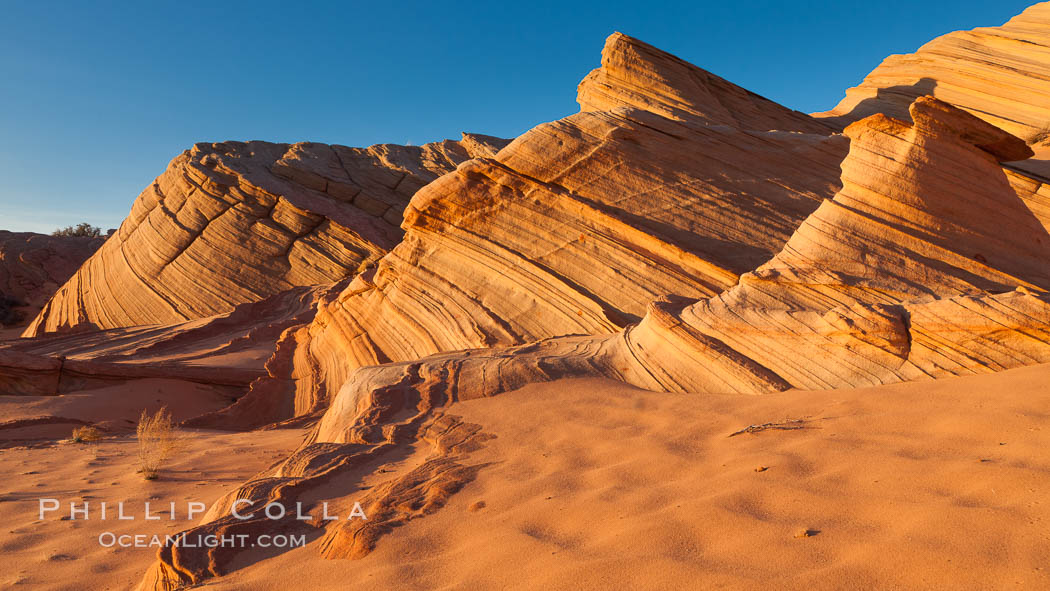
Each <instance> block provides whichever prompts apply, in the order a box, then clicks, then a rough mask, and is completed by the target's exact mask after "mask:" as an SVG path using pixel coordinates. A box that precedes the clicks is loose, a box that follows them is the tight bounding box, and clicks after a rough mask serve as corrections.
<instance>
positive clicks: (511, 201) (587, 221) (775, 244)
mask: <svg viewBox="0 0 1050 591" xmlns="http://www.w3.org/2000/svg"><path fill="white" fill-rule="evenodd" d="M656 79H659V80H662V82H660V83H659V84H657V83H652V84H650V85H649V86H647V87H646V86H645V85H646V84H647V81H650V82H651V81H652V80H656ZM643 87H644V88H646V89H647V90H645V92H644V93H643V92H642V91H641V90H640V89H642V88H643ZM598 97H600V98H598ZM643 97H644V100H643ZM579 100H580V103H581V106H582V112H580V113H578V114H575V115H572V116H569V117H566V118H564V119H561V120H558V121H554V122H551V123H547V124H543V125H540V126H537V127H536V128H534V129H532V130H530V131H529V132H527V133H525V134H523V135H522V136H520V137H519V138H517V139H516V140H514V141H513V142H512V143H511V144H510V145H508V146H507V147H506V148H504V149H503V150H502V151H500V152H499V154H497V155H495V156H494V157H491V158H478V159H475V160H471V161H469V162H466V163H464V164H462V165H460V166H459V167H458V169H457V170H456V171H455V172H454V173H451V174H448V175H445V176H443V177H441V178H439V179H437V180H436V181H434V182H433V183H431V184H430V185H427V186H426V187H424V188H423V189H421V190H420V191H419V192H418V193H417V194H416V195H415V196H414V197H413V199H412V201H411V202H410V203H409V205H408V207H407V209H406V212H405V221H404V224H403V228H404V230H405V237H404V239H403V240H402V242H401V243H400V244H399V245H398V246H397V247H396V248H394V249H393V250H392V251H391V252H390V253H389V254H388V255H386V256H385V257H383V258H382V259H381V260H380V261H379V263H378V265H377V266H376V268H375V269H373V270H369V271H367V272H366V273H363V274H362V275H360V276H358V277H357V278H356V279H355V280H354V281H353V282H352V283H351V284H350V285H349V287H348V288H347V289H346V290H345V291H344V292H343V293H342V294H340V295H339V296H338V297H336V298H334V299H332V300H331V301H327V302H325V303H323V304H322V306H321V309H320V310H319V312H318V315H317V318H316V320H315V322H314V324H313V325H312V326H311V327H309V328H308V329H304V330H303V331H301V332H300V334H298V335H297V336H296V339H297V341H298V343H299V346H298V350H297V353H296V356H297V363H296V369H295V376H294V377H295V379H297V380H299V382H300V392H301V396H302V397H303V399H304V400H306V401H311V402H308V403H305V404H303V405H302V406H303V407H314V406H315V402H314V401H317V400H320V399H323V398H325V397H326V396H327V395H326V394H325V393H326V392H329V391H333V390H334V389H336V388H338V387H339V385H340V384H342V383H343V381H345V379H346V377H347V375H348V372H349V371H351V370H352V369H354V368H356V367H360V366H363V365H372V364H376V363H385V362H389V361H406V360H411V359H416V358H419V357H422V356H425V355H430V354H433V353H438V352H441V351H454V350H458V349H467V348H477V347H492V346H508V345H514V344H519V343H525V342H529V341H534V340H537V339H543V338H548V337H554V336H561V335H567V334H602V333H611V332H615V331H617V330H619V329H621V328H622V327H624V326H626V325H627V324H629V323H632V322H636V321H637V320H639V319H640V318H641V317H642V315H644V313H645V307H646V305H647V304H648V303H649V302H650V301H652V300H653V299H654V298H656V297H660V296H663V295H666V294H676V295H679V296H683V297H690V298H698V297H706V296H711V295H714V294H716V293H718V292H720V291H722V290H723V289H725V288H727V287H729V286H731V285H733V284H734V283H736V281H737V277H738V276H739V274H740V273H744V272H746V271H749V270H750V269H753V268H754V267H755V266H757V265H759V264H761V263H762V262H763V261H765V260H767V259H768V258H769V257H770V256H772V255H773V254H774V253H776V252H777V251H778V250H779V249H780V248H781V247H782V246H783V244H784V242H785V241H786V240H787V239H788V237H789V236H790V235H791V232H793V231H794V229H795V228H796V227H797V226H798V224H799V223H801V221H802V220H803V219H804V218H805V217H806V216H807V215H809V213H811V212H812V211H813V210H814V209H816V207H817V206H818V205H819V204H820V201H821V200H822V199H825V198H829V197H831V196H832V195H834V193H835V191H836V190H837V189H838V174H839V171H838V163H839V161H840V160H841V159H842V157H843V156H844V154H845V149H846V141H845V138H843V137H841V136H837V135H832V134H831V132H830V131H829V129H828V128H826V127H824V126H823V125H821V124H819V123H817V122H815V121H814V120H812V119H811V118H809V117H808V116H806V115H803V114H800V113H797V112H795V111H791V110H788V109H785V108H784V107H781V106H780V105H776V104H775V103H772V102H770V101H767V100H765V99H762V98H761V97H757V96H756V95H752V94H751V93H748V92H747V91H745V90H743V89H741V88H739V87H737V86H735V85H732V84H730V83H729V82H726V81H725V80H722V79H721V78H718V77H716V76H713V75H711V74H709V73H707V72H705V71H704V70H701V69H700V68H697V67H695V66H692V65H690V64H687V63H685V62H683V61H681V60H679V59H678V58H676V57H674V56H671V55H669V54H667V53H665V52H662V51H659V50H657V49H655V48H653V47H651V46H649V45H646V44H645V43H642V42H640V41H638V40H635V39H632V38H630V37H627V36H625V35H621V34H619V33H617V34H614V35H612V36H611V37H610V38H609V40H608V42H607V43H606V45H605V50H604V51H603V54H602V68H600V69H598V70H595V71H594V72H592V73H591V74H590V75H589V76H588V77H587V79H586V80H584V82H583V83H582V84H581V85H580V99H579ZM745 103H746V107H745ZM667 105H675V106H674V107H673V108H671V107H667ZM727 105H728V106H731V107H733V108H734V109H739V110H737V111H734V112H737V113H746V114H747V116H746V117H739V118H732V117H726V116H723V115H724V114H725V113H727V112H728V111H727V110H726V109H727V108H728V107H727ZM640 107H645V108H652V109H654V110H655V111H656V112H651V111H647V110H642V108H640ZM595 109H605V110H595ZM771 129H795V130H819V131H820V132H821V133H802V132H790V133H789V132H783V131H771Z"/></svg>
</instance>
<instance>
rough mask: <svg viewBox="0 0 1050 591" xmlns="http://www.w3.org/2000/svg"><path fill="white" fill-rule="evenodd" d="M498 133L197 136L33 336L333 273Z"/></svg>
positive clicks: (375, 249) (387, 244)
mask: <svg viewBox="0 0 1050 591" xmlns="http://www.w3.org/2000/svg"><path fill="white" fill-rule="evenodd" d="M504 143H505V142H504V141H503V140H498V139H496V138H490V137H487V136H476V135H467V134H465V135H464V138H463V140H462V141H458V142H456V141H450V140H447V141H444V142H438V143H433V144H426V145H424V146H394V145H377V146H372V147H371V148H347V147H345V146H329V145H325V144H314V143H299V144H291V145H289V144H272V143H267V142H247V143H243V142H224V143H216V144H198V145H196V146H194V147H193V149H191V150H187V151H185V152H184V153H182V154H181V155H179V156H177V157H176V158H175V159H173V160H172V161H171V164H169V166H168V169H167V170H166V171H165V172H164V174H162V175H161V176H160V177H158V178H157V180H156V181H155V182H154V183H153V184H152V185H151V186H150V187H148V188H146V190H145V191H143V192H142V194H141V195H139V197H138V199H137V200H136V201H135V203H134V205H133V206H132V210H131V214H130V215H129V216H128V218H127V219H126V220H125V221H124V223H123V224H122V225H121V227H120V229H119V230H118V231H117V233H116V234H115V235H113V236H112V237H110V239H109V240H107V241H106V243H105V244H104V245H103V246H102V248H101V249H100V250H99V251H98V252H97V253H96V254H95V255H94V256H92V257H91V258H90V259H89V260H88V261H87V263H85V264H84V266H83V267H81V268H80V270H78V271H77V273H76V274H75V275H74V276H73V277H72V278H71V279H70V280H69V281H68V283H66V284H65V285H63V286H62V288H61V289H59V290H58V292H57V293H56V294H55V295H54V297H53V298H52V299H51V301H50V302H48V304H47V306H46V307H45V308H44V310H43V311H42V312H41V313H40V314H39V316H38V317H37V318H36V320H35V321H34V322H33V323H32V325H31V326H30V327H29V328H28V329H27V330H26V332H25V335H26V336H34V335H38V334H43V333H46V332H53V331H64V330H71V329H80V330H83V329H87V328H95V329H107V328H116V327H124V326H135V325H144V324H168V323H173V322H182V321H185V320H190V319H194V318H202V317H206V316H211V315H213V314H218V313H222V312H226V311H228V310H230V309H232V308H233V307H234V306H236V305H237V304H241V303H245V302H250V301H254V300H258V299H260V298H263V297H266V296H269V295H273V294H276V293H278V292H281V291H284V290H287V289H289V288H292V287H295V286H302V285H315V284H327V283H333V282H335V281H339V280H340V279H343V278H344V277H346V276H348V275H351V274H353V273H354V272H356V271H357V270H358V269H360V268H362V267H364V266H365V265H367V264H369V263H371V262H374V261H375V260H376V259H378V258H379V257H380V256H382V254H384V253H385V252H386V251H387V250H389V249H390V248H392V247H393V246H394V245H395V244H397V242H398V240H399V239H400V236H401V231H400V229H399V228H398V226H399V225H400V223H401V215H402V211H403V209H404V207H405V204H406V203H408V200H409V198H411V196H412V195H413V194H414V193H415V192H416V190H417V189H419V188H420V187H421V186H423V185H424V184H426V183H427V182H429V181H431V180H433V179H434V178H436V177H437V176H439V175H441V174H444V173H446V172H448V171H450V170H453V169H454V168H455V166H456V165H457V164H459V163H460V162H463V161H465V160H468V159H470V158H473V157H475V156H489V155H492V154H494V153H495V151H496V150H498V149H499V147H500V146H502V145H503V144H504Z"/></svg>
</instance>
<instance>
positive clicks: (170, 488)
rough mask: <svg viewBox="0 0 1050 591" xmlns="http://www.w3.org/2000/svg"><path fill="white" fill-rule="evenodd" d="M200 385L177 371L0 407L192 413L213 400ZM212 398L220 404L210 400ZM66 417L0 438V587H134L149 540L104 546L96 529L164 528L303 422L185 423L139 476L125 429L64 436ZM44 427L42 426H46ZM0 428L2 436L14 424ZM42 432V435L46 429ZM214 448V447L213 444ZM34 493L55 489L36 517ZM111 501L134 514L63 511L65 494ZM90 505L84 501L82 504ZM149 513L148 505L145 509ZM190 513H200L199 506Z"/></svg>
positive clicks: (88, 413) (253, 468)
mask: <svg viewBox="0 0 1050 591" xmlns="http://www.w3.org/2000/svg"><path fill="white" fill-rule="evenodd" d="M215 397H216V395H215V394H214V393H212V392H209V391H208V389H207V388H206V387H204V386H201V385H198V384H190V383H188V382H182V381H180V380H138V381H135V382H129V383H128V384H125V385H123V386H113V387H109V388H102V389H96V390H90V391H84V392H79V393H74V394H69V395H65V396H61V397H31V396H3V397H0V416H2V417H4V418H5V419H8V418H22V417H25V416H40V415H58V416H62V415H65V416H73V417H80V418H86V419H89V420H92V419H94V418H95V415H96V414H102V415H105V416H107V417H109V418H110V419H121V420H123V419H124V418H125V417H133V418H135V419H137V418H138V412H139V411H141V409H142V408H143V407H146V408H148V409H149V410H150V411H151V412H152V411H154V410H155V409H156V408H159V407H160V406H161V405H163V404H168V405H169V408H170V409H171V411H172V412H173V414H174V415H175V417H176V418H179V417H182V416H192V415H195V414H199V413H200V412H202V411H203V410H206V409H210V408H211V407H213V406H215V405H216V404H218V403H219V401H218V400H216V399H215ZM219 406H220V407H221V404H219ZM71 428H72V425H70V424H61V423H59V424H54V425H50V426H44V427H39V428H26V429H23V430H22V432H21V433H20V436H22V437H31V438H32V439H27V440H22V441H10V440H7V441H5V440H3V439H0V474H3V475H5V478H4V481H3V482H0V523H2V524H3V525H2V526H0V589H8V588H12V589H34V590H36V589H41V590H45V589H46V590H55V591H58V590H68V591H74V590H76V591H83V590H86V589H91V590H105V589H113V590H117V589H129V588H133V587H134V586H135V585H136V584H137V583H138V581H139V579H140V578H141V577H142V573H143V572H144V571H145V570H146V569H147V568H148V567H149V565H150V564H151V563H152V562H153V561H154V560H155V555H156V549H155V548H148V547H147V548H119V547H112V548H107V547H103V546H102V545H100V543H99V535H100V534H102V533H103V532H113V533H115V534H117V535H120V534H125V533H127V534H146V535H148V536H152V535H153V534H160V535H162V536H163V535H165V534H173V533H176V532H178V531H180V530H181V529H184V528H185V527H187V526H188V525H191V524H192V523H193V522H187V521H185V520H184V519H185V515H184V514H185V506H186V503H188V502H191V501H197V502H203V503H205V504H206V505H208V506H210V505H211V504H212V503H214V502H215V501H216V500H217V499H218V498H219V497H221V496H222V495H223V494H224V493H225V492H227V491H228V490H230V489H231V488H233V487H236V486H237V485H238V484H240V483H241V482H243V481H244V480H247V479H249V478H251V477H252V476H253V475H254V474H256V473H258V472H259V471H261V470H263V469H265V468H267V467H269V466H270V465H271V464H272V463H273V462H274V461H275V460H277V459H278V458H280V457H282V456H283V455H284V453H285V452H286V451H287V450H288V449H292V448H294V447H295V446H296V445H298V444H299V442H300V441H301V440H302V438H303V436H304V431H303V430H302V429H281V430H271V431H260V432H245V433H227V432H219V431H205V430H187V432H186V435H187V437H186V440H185V441H186V443H185V446H184V447H183V449H181V450H180V451H179V452H178V453H177V454H176V456H175V457H174V458H173V460H172V461H171V462H170V464H169V465H168V466H167V467H166V468H165V469H163V470H162V471H161V474H160V478H159V479H158V480H155V481H146V480H144V479H143V478H142V476H141V475H140V474H137V473H136V470H137V452H136V449H137V448H136V442H135V439H134V434H133V433H127V432H125V433H123V434H117V435H111V436H108V437H107V438H105V439H103V440H101V441H98V442H92V443H79V444H77V443H69V442H67V441H63V440H61V439H59V438H63V439H64V438H67V437H68V436H69V434H70V430H71ZM48 429H50V432H49V430H48ZM0 435H3V436H6V437H11V436H14V433H6V434H5V433H4V432H3V431H0ZM48 437H51V439H47V438H48ZM216 450H222V453H216ZM39 498H55V499H58V500H59V501H60V502H61V504H62V510H61V511H56V512H53V513H48V514H46V516H45V519H44V520H39V519H38V517H39V512H38V509H39V501H38V499H39ZM147 500H152V501H153V503H154V507H157V506H158V505H159V506H161V507H162V508H164V507H166V506H167V504H168V503H169V502H171V501H176V502H177V504H178V508H177V517H178V519H177V520H176V521H174V522H173V521H170V520H161V521H150V522H146V521H144V515H143V507H144V503H145V502H146V501H147ZM84 501H88V502H89V503H95V505H94V506H95V507H97V506H98V505H97V503H101V502H102V501H106V502H107V503H109V504H110V506H112V505H113V504H115V503H117V502H121V501H123V502H124V503H125V506H126V507H127V508H128V510H127V514H129V515H134V516H135V517H136V519H135V520H134V521H119V520H114V519H112V513H111V514H110V518H109V519H107V520H105V521H103V520H101V519H100V518H99V514H98V513H94V514H93V515H91V518H90V519H87V520H84V519H78V520H75V521H71V520H68V519H67V520H63V519H61V518H62V517H63V516H66V517H68V513H69V511H68V507H69V503H70V502H76V503H78V504H79V503H82V502H84ZM89 507H90V506H89ZM154 513H156V512H154ZM198 520H199V516H198Z"/></svg>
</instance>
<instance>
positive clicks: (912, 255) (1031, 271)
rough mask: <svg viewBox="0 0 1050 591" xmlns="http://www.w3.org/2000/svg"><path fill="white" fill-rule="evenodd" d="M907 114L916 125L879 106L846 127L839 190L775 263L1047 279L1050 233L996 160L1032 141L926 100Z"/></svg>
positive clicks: (930, 279)
mask: <svg viewBox="0 0 1050 591" xmlns="http://www.w3.org/2000/svg"><path fill="white" fill-rule="evenodd" d="M909 112H910V114H911V117H912V119H913V121H914V123H907V122H904V121H901V120H899V119H894V118H892V117H889V116H886V115H883V114H876V115H872V116H870V117H867V118H865V119H862V120H860V121H857V122H856V123H853V124H851V125H850V126H849V127H847V128H846V131H845V133H846V135H847V136H849V137H850V140H851V141H850V151H849V155H848V156H847V157H846V159H845V160H843V162H842V165H841V168H842V190H840V191H839V192H838V193H837V194H836V195H835V198H834V199H833V200H832V201H831V202H826V203H825V204H824V205H822V206H821V208H820V209H818V210H817V211H816V212H815V213H814V214H813V215H812V216H810V218H809V219H807V220H806V222H805V223H804V224H803V225H802V227H800V228H799V230H798V231H797V232H796V233H795V235H794V236H793V237H792V239H791V240H790V241H789V242H788V246H787V247H785V251H784V252H782V253H781V254H780V255H778V259H780V260H779V263H778V264H777V265H775V266H778V267H781V268H793V269H799V268H803V267H805V268H812V269H813V270H814V272H819V273H823V274H826V273H827V272H829V271H837V272H842V273H845V274H847V275H850V276H853V277H865V278H868V279H871V280H875V281H878V282H879V283H880V285H883V286H886V285H891V284H893V285H892V286H891V287H889V289H892V290H899V291H905V292H907V291H911V290H913V289H915V287H916V286H922V287H921V288H920V290H927V291H929V292H932V293H937V294H955V293H960V292H967V291H968V290H969V289H970V287H974V286H976V287H978V288H979V289H985V290H995V289H1012V288H1013V287H1015V286H1016V285H1018V284H1020V283H1022V282H1031V284H1034V285H1038V286H1040V287H1043V288H1046V287H1050V267H1048V266H1047V264H1046V261H1047V260H1050V235H1048V234H1047V231H1046V229H1045V228H1044V227H1043V226H1042V224H1041V223H1040V222H1039V220H1038V219H1037V218H1036V217H1035V216H1034V215H1033V213H1032V211H1031V210H1030V209H1029V208H1028V207H1027V206H1026V205H1025V203H1024V202H1023V201H1022V200H1021V199H1020V198H1019V197H1018V196H1017V194H1016V192H1015V191H1014V190H1013V189H1012V188H1011V186H1010V184H1009V182H1008V181H1007V178H1006V176H1005V174H1004V173H1003V170H1002V168H1001V167H1000V166H999V163H998V162H999V161H1012V160H1018V159H1022V158H1027V157H1029V156H1031V154H1032V153H1031V150H1029V149H1028V147H1027V146H1026V145H1025V144H1024V142H1023V141H1021V140H1020V139H1018V138H1016V137H1014V136H1012V135H1010V134H1008V133H1006V132H1005V131H1003V130H1001V129H999V128H997V127H995V126H993V125H991V124H989V123H987V122H985V121H983V120H981V119H978V118H977V117H975V116H973V115H970V114H969V113H967V112H965V111H963V110H961V109H959V108H957V107H953V106H951V105H949V104H947V103H945V102H943V101H940V100H937V99H935V98H932V97H920V98H919V99H917V100H916V101H915V102H914V103H913V104H912V105H911V107H910V109H909ZM1004 229H1009V230H1008V231H1004ZM858 261H861V262H858ZM891 277H896V278H897V279H896V280H892V281H891V280H889V278H891ZM967 286H969V287H967Z"/></svg>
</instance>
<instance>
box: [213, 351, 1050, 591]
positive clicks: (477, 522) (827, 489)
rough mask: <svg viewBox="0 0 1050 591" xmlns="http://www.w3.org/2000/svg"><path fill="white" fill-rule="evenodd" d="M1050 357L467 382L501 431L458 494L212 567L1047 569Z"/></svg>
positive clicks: (663, 579)
mask: <svg viewBox="0 0 1050 591" xmlns="http://www.w3.org/2000/svg"><path fill="white" fill-rule="evenodd" d="M1048 378H1050V366H1046V365H1044V366H1035V367H1029V368H1023V369H1018V370H1011V371H1006V372H1002V373H1000V374H996V375H983V376H974V377H964V378H953V379H945V380H940V381H936V382H932V381H931V382H922V383H908V384H898V385H892V386H883V387H874V388H861V389H853V390H841V391H821V392H801V391H789V392H786V393H782V394H774V395H766V396H756V397H743V396H738V395H698V394H663V393H652V392H646V391H642V390H638V389H635V388H632V387H628V386H624V385H622V384H618V383H616V382H611V381H605V380H597V379H595V380H590V379H588V380H564V381H559V382H553V383H549V384H540V385H531V386H528V387H525V388H523V389H521V390H518V391H515V392H512V393H508V394H504V395H500V396H498V397H495V398H490V399H480V400H474V401H469V402H464V403H457V404H456V405H454V406H453V407H452V408H451V409H450V410H449V412H450V413H452V414H457V415H460V416H462V417H464V418H465V419H466V420H468V421H471V422H476V423H478V424H481V425H482V426H483V427H484V430H485V431H486V432H487V433H491V434H494V435H496V438H495V439H492V440H491V441H489V442H488V443H487V444H486V446H485V448H484V449H482V450H481V451H478V452H474V453H473V454H471V455H470V456H469V463H479V464H484V465H485V466H484V468H483V469H482V470H481V471H480V473H479V476H478V478H477V479H476V480H475V481H474V482H472V483H470V484H468V485H467V486H466V487H465V488H464V489H463V490H461V491H460V492H458V493H456V494H454V495H453V496H452V498H451V500H450V501H449V503H448V504H447V505H446V506H445V507H444V508H442V509H441V510H439V511H438V512H437V513H435V514H433V515H430V516H427V517H424V518H422V519H417V520H413V521H411V522H409V523H408V524H407V525H404V526H402V527H399V528H397V529H395V530H394V531H393V532H392V533H390V534H388V535H386V536H384V537H383V538H381V540H380V542H379V545H378V547H377V548H376V550H375V551H374V552H373V553H371V554H370V555H368V556H366V557H365V558H363V559H361V560H356V561H346V560H330V561H329V560H323V559H321V558H319V556H318V552H317V548H316V547H315V546H316V544H311V545H308V546H306V547H304V548H299V549H296V550H291V551H288V552H285V553H284V554H281V555H279V556H277V557H275V558H272V559H269V560H266V561H262V562H259V563H256V564H254V565H251V566H249V567H248V568H245V569H242V570H238V571H235V572H233V573H232V574H230V575H228V576H225V577H222V578H219V579H216V580H213V581H211V582H209V583H208V585H207V586H208V588H209V589H230V590H232V589H286V588H294V587H296V586H297V585H298V584H299V583H300V582H301V581H303V580H306V578H309V580H310V581H311V585H312V586H311V588H316V589H569V588H572V589H608V588H624V589H626V588H630V589H759V588H763V589H769V588H775V589H873V588H877V589H918V588H921V589H960V588H970V589H976V588H980V589H1005V588H1010V589H1014V588H1046V587H1047V586H1050V577H1048V574H1050V530H1048V529H1047V526H1048V524H1050V495H1048V494H1047V492H1046V491H1047V490H1048V485H1050V458H1048V457H1047V455H1046V449H1048V446H1050V430H1047V429H1045V425H1046V419H1047V416H1048V411H1047V410H1046V409H1048V408H1050V388H1048V387H1047V383H1048ZM795 419H802V420H803V421H804V422H803V423H802V426H804V427H805V428H802V429H792V430H780V429H766V430H763V431H760V432H757V433H744V434H741V435H738V436H734V437H729V435H730V434H731V433H733V432H736V431H738V430H740V429H743V428H745V427H747V426H749V425H758V424H763V423H768V422H779V421H785V420H795ZM788 426H797V424H795V423H790V424H789V425H788ZM803 532H806V533H803Z"/></svg>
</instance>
